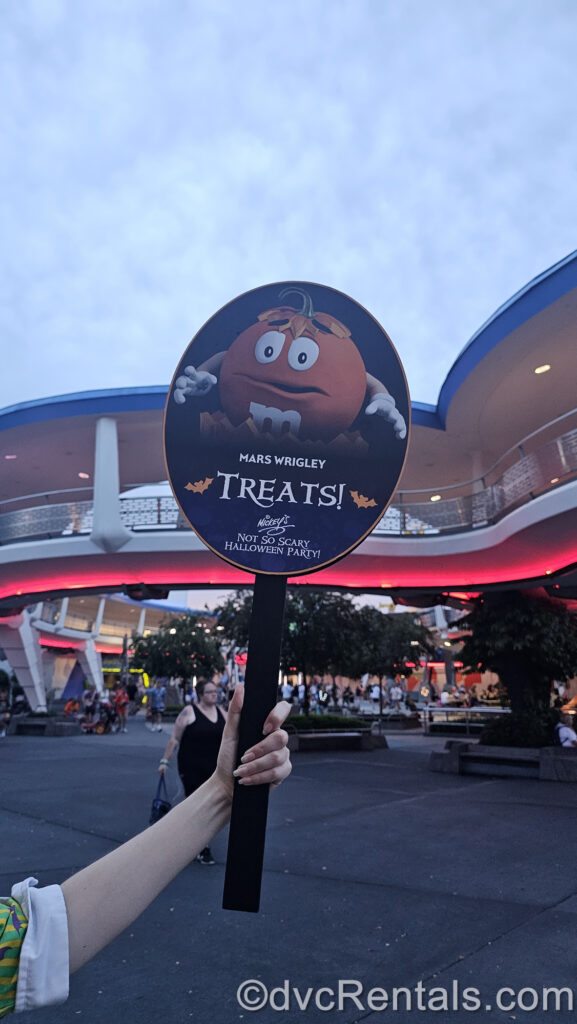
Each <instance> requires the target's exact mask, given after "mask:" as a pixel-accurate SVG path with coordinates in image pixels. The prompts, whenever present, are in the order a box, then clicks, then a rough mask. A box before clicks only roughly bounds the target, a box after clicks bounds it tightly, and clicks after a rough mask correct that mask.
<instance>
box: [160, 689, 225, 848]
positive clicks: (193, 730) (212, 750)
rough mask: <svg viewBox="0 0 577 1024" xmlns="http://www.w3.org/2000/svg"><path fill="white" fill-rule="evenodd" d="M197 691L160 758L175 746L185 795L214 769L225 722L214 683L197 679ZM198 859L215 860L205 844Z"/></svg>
mask: <svg viewBox="0 0 577 1024" xmlns="http://www.w3.org/2000/svg"><path fill="white" fill-rule="evenodd" d="M196 693H197V696H198V704H197V706H196V707H193V706H192V705H188V707H186V708H184V710H183V711H181V712H180V714H179V716H178V718H177V719H176V722H175V723H174V731H173V734H172V736H171V737H170V739H169V741H168V743H167V745H166V750H165V753H164V758H163V759H162V761H161V766H162V764H163V763H164V764H165V766H167V765H168V761H169V760H170V757H171V755H172V754H173V752H174V750H175V749H176V748H177V747H178V755H177V764H178V774H179V775H180V778H181V780H182V785H183V786H184V792H185V794H186V796H190V794H191V793H194V791H195V789H198V788H199V786H202V784H203V782H206V781H207V779H209V778H210V776H211V775H212V773H213V772H214V770H215V768H216V759H217V757H218V751H219V747H220V741H221V739H222V733H223V730H224V723H225V722H226V712H225V711H223V710H222V708H220V707H219V706H218V705H217V701H218V688H217V686H216V683H213V682H212V681H208V680H206V679H199V680H198V683H197V684H196ZM197 860H199V861H200V862H201V863H202V864H214V860H213V857H212V854H211V852H210V849H209V848H208V846H207V847H205V849H204V850H202V851H201V853H199V855H198V857H197Z"/></svg>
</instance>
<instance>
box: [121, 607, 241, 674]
mask: <svg viewBox="0 0 577 1024" xmlns="http://www.w3.org/2000/svg"><path fill="white" fill-rule="evenodd" d="M132 642H133V655H132V666H133V667H134V668H141V669H143V670H144V671H145V672H148V674H149V675H151V676H155V677H159V676H160V677H167V678H178V679H182V681H183V682H186V680H188V679H192V677H193V676H195V675H196V676H209V677H210V676H212V674H213V673H214V672H217V671H220V670H221V669H222V668H223V667H224V662H223V659H222V655H221V653H220V641H219V640H217V638H216V637H214V636H212V635H211V634H209V633H206V632H205V627H204V626H203V625H202V624H201V623H200V622H199V620H198V618H197V617H196V616H195V615H187V616H186V617H185V618H179V619H176V618H175V619H170V620H169V621H168V622H167V623H165V624H164V625H163V628H162V630H160V631H159V632H158V633H154V634H150V635H149V636H140V635H139V634H137V633H135V634H133V638H132Z"/></svg>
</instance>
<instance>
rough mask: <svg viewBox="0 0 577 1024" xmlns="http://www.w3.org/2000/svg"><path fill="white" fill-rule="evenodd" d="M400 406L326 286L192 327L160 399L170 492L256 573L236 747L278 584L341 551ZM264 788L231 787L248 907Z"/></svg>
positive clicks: (248, 740) (386, 465)
mask: <svg viewBox="0 0 577 1024" xmlns="http://www.w3.org/2000/svg"><path fill="white" fill-rule="evenodd" d="M409 421H410V403H409V395H408V389H407V384H406V380H405V375H404V372H403V368H402V366H401V363H400V361H399V358H398V356H397V353H396V351H395V349H394V347H393V345H392V343H391V341H390V340H389V338H388V336H387V335H386V333H385V332H384V330H383V329H382V327H380V325H379V324H378V323H377V321H376V320H374V319H373V317H372V316H371V315H370V314H369V313H368V312H367V311H366V310H365V309H363V307H362V306H360V305H358V303H356V302H354V300H353V299H350V298H349V297H348V296H346V295H343V294H342V293H341V292H337V291H335V290H334V289H332V288H327V287H325V286H322V285H317V284H312V283H307V282H300V281H294V282H283V283H281V284H272V285H266V286H264V287H262V288H257V289H255V290H254V291H251V292H247V293H245V294H244V295H241V296H239V297H238V298H237V299H234V300H233V301H232V302H229V303H228V304H227V305H226V306H224V307H223V309H221V310H220V311H219V312H218V313H216V314H215V315H214V316H213V317H212V318H211V319H210V320H209V321H208V322H207V323H206V324H205V325H204V327H202V328H201V330H200V331H199V332H198V334H197V335H196V336H195V338H194V339H193V341H192V342H191V343H190V345H189V346H188V348H187V350H186V352H185V353H184V356H183V357H182V359H181V361H180V363H179V365H178V367H177V370H176V373H175V375H174V378H173V381H172V384H171V387H170V390H169V394H168V398H167V403H166V409H165V418H164V439H165V455H166V464H167V470H168V475H169V479H170V482H171V486H172V489H173V492H174V495H175V498H176V500H177V502H178V504H179V506H180V508H181V510H182V512H183V514H184V515H185V517H186V518H187V520H188V522H189V523H190V525H191V526H192V527H193V529H194V530H195V531H196V533H197V534H198V535H199V537H200V538H201V540H202V541H204V543H205V544H206V545H207V546H208V547H209V548H211V549H212V550H213V551H214V552H215V553H216V554H217V555H219V556H220V557H221V558H223V559H225V560H226V561H228V562H230V563H232V564H233V565H236V566H238V567H239V568H241V569H245V570H246V571H248V572H251V573H254V574H255V591H254V604H253V612H252V619H251V627H250V640H249V656H248V662H247V668H246V692H245V705H244V708H243V712H242V716H241V724H240V738H239V757H240V755H241V754H242V753H243V751H244V750H246V749H247V747H249V746H251V745H253V744H254V743H255V742H257V741H258V740H259V739H260V738H261V736H262V727H263V723H264V720H265V718H266V716H267V714H268V712H269V711H270V709H271V707H272V706H273V705H274V703H275V700H276V692H277V679H278V667H279V655H280V643H281V631H282V617H283V608H284V597H285V589H286V580H287V577H289V576H297V577H300V576H303V575H305V574H308V573H311V572H315V571H316V570H318V569H321V568H323V567H325V566H327V565H329V564H331V563H333V562H335V561H337V560H338V559H339V558H342V557H343V556H344V555H346V554H347V553H348V552H350V551H352V550H353V548H355V547H356V546H357V545H358V544H359V543H360V542H361V541H362V540H363V539H364V538H365V537H366V536H367V535H368V534H369V533H370V532H371V530H372V529H373V528H374V526H375V525H376V523H377V522H378V520H379V519H380V518H381V516H382V515H383V513H384V511H385V509H386V508H387V505H388V504H389V502H390V500H391V498H392V495H393V493H394V491H395V488H396V486H397V483H398V480H399V477H400V475H401V472H402V468H403V465H404V462H405V457H406V452H407V446H408V435H409V426H410V422H409ZM267 799H268V793H267V791H266V789H265V787H246V788H245V787H242V786H240V787H238V786H237V787H236V790H235V796H234V801H233V809H232V818H231V828H230V839H229V851H228V861H227V872H226V880H225V893H224V906H225V908H226V909H236V910H252V911H257V910H258V907H259V899H260V882H261V874H262V862H263V853H264V837H265V828H266V810H267Z"/></svg>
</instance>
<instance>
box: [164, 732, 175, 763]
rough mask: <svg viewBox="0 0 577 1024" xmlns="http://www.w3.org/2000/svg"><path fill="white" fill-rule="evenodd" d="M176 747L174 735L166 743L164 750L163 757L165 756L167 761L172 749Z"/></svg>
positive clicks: (172, 752)
mask: <svg viewBox="0 0 577 1024" xmlns="http://www.w3.org/2000/svg"><path fill="white" fill-rule="evenodd" d="M177 747H178V740H175V738H174V736H171V737H170V739H169V741H168V743H167V744H166V749H165V751H164V757H165V758H166V760H167V761H170V758H171V757H172V755H173V754H174V751H175V750H176V749H177Z"/></svg>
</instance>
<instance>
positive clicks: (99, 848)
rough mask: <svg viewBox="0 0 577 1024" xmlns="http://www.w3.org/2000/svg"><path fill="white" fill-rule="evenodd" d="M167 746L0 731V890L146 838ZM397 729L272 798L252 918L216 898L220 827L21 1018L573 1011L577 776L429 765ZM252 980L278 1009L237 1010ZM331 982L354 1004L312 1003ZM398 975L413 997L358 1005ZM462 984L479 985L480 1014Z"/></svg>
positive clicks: (136, 731) (94, 1021) (139, 736)
mask: <svg viewBox="0 0 577 1024" xmlns="http://www.w3.org/2000/svg"><path fill="white" fill-rule="evenodd" d="M165 742H166V735H160V734H155V733H150V732H148V731H147V730H146V728H145V725H144V723H143V722H140V721H136V722H135V721H132V722H130V731H129V733H128V734H127V735H118V736H102V737H96V736H94V737H89V736H81V737H77V738H73V739H46V738H33V737H8V738H7V739H4V740H0V778H1V787H0V833H1V836H2V844H1V849H2V864H1V867H0V871H1V874H0V891H2V892H7V891H8V890H9V887H10V884H11V882H12V881H14V880H16V879H19V878H25V877H26V876H27V875H30V874H32V875H35V876H36V877H37V878H39V879H40V881H41V883H42V884H48V883H51V882H55V881H61V880H62V879H64V878H65V877H66V876H68V875H69V874H71V873H72V872H74V871H76V870H77V869H79V868H81V867H82V866H83V865H85V864H86V863H88V862H90V861H91V860H93V859H95V858H96V857H98V856H101V855H102V854H104V853H106V852H107V851H108V850H110V849H112V848H113V847H114V846H115V845H117V844H118V843H121V842H123V841H124V840H125V839H127V838H129V837H130V836H131V835H133V834H134V833H135V832H137V831H139V830H140V829H141V828H142V827H143V826H144V825H145V824H146V822H147V818H148V812H149V806H150V802H151V799H152V796H153V790H154V787H155V782H156V775H155V771H156V764H157V760H158V757H159V755H160V752H161V749H162V748H163V746H164V744H165ZM389 742H390V749H388V750H378V751H373V752H367V753H354V752H350V753H349V752H343V753H337V752H335V753H329V752H326V753H322V754H313V753H311V754H297V755H296V756H295V758H294V771H293V775H292V776H291V778H290V779H289V780H288V781H287V782H286V783H285V784H284V785H283V786H282V787H281V788H280V789H279V790H278V791H277V792H275V793H274V794H273V795H272V797H271V803H270V813H269V828H268V838H267V851H266V861H265V868H266V870H265V876H264V882H263V896H262V904H261V905H262V910H261V913H260V914H258V915H247V914H240V913H235V912H231V911H223V910H221V909H220V905H221V896H222V883H223V876H224V861H225V857H226V837H225V835H221V836H219V837H218V838H217V840H216V841H215V843H214V851H215V853H216V858H217V864H216V866H214V867H204V866H202V865H200V864H197V863H194V864H192V865H191V866H190V867H189V868H187V869H186V870H185V871H184V872H183V873H182V874H181V876H180V877H179V878H178V879H177V880H176V881H175V882H173V883H172V884H171V885H170V886H169V888H168V889H167V890H166V891H165V892H164V893H163V894H162V895H161V896H160V897H159V898H158V899H157V900H156V901H155V902H154V904H153V905H152V906H151V907H150V908H149V910H148V911H147V912H146V913H145V914H144V915H143V916H142V917H141V918H140V920H139V921H137V922H136V924H134V925H133V926H132V927H131V928H130V929H129V930H128V931H127V932H125V933H124V934H123V935H122V936H120V937H119V938H118V939H117V940H116V941H115V942H114V943H113V944H112V945H111V946H110V947H109V948H108V949H107V950H105V951H104V952H103V953H101V954H100V956H99V957H97V958H96V960H94V961H93V962H92V963H90V964H88V965H87V966H86V967H85V968H84V969H83V970H82V971H80V972H79V973H78V974H77V975H75V976H74V977H73V979H72V983H71V995H70V999H69V1001H68V1003H66V1004H65V1005H64V1006H63V1007H56V1008H53V1009H47V1010H44V1011H42V1012H41V1013H36V1014H24V1015H21V1016H20V1017H19V1018H18V1019H19V1022H20V1024H28V1022H30V1024H32V1021H36V1022H38V1021H43V1022H44V1024H71V1022H75V1024H76V1022H78V1021H85V1022H86V1024H109V1022H111V1021H119V1022H121V1024H159V1022H162V1024H165V1022H166V1024H177V1022H178V1024H185V1022H186V1021H188V1020H189V1019H192V1020H194V1021H195V1022H197V1024H216V1022H218V1024H236V1022H239V1021H243V1020H244V1021H245V1022H246V1020H247V1019H248V1020H251V1019H252V1020H254V1021H255V1022H256V1021H258V1022H261V1024H272V1022H275V1021H278V1020H279V1019H281V1020H282V1019H285V1020H289V1021H291V1024H292V1022H295V1021H300V1020H302V1021H303V1022H305V1021H306V1022H318V1021H325V1022H326V1021H327V1019H330V1020H335V1021H339V1022H343V1024H353V1022H355V1021H361V1020H362V1021H368V1022H370V1024H376V1022H377V1021H380V1020H382V1019H384V1018H386V1016H387V1014H388V1015H389V1016H392V1017H393V1019H394V1020H396V1021H400V1022H415V1021H418V1020H434V1021H440V1022H448V1021H451V1022H455V1021H459V1022H462V1021H469V1020H471V1019H472V1018H474V1019H478V1020H484V1021H492V1022H493V1021H499V1022H500V1021H511V1020H524V1019H526V1018H527V1017H529V1018H530V1019H531V1018H532V1019H533V1020H536V1021H539V1022H542V1021H547V1020H549V1019H551V1020H554V1021H556V1022H565V1021H569V1020H574V1018H575V1013H570V1012H567V1010H565V1011H563V1012H554V1010H553V1006H554V1002H553V999H552V997H550V998H551V1003H550V1009H549V1012H543V1010H541V1009H533V1010H532V1012H529V1008H530V1007H531V1006H532V1004H533V1003H534V1000H535V998H537V999H538V1000H539V1002H540V1003H541V1001H542V996H541V990H542V988H543V987H548V988H552V987H554V986H557V987H563V986H568V987H569V988H570V989H574V990H575V1005H576V1007H577V967H576V964H577V956H576V953H575V944H576V931H577V877H574V870H573V855H574V851H575V849H576V848H577V814H576V813H575V811H576V807H577V787H573V786H571V785H563V784H555V783H546V782H538V781H533V780H523V779H511V780H506V779H486V778H485V779H483V778H477V777H464V778H460V777H455V776H443V775H439V774H434V773H430V772H429V771H428V768H427V761H428V755H429V752H430V750H431V749H440V748H441V747H442V745H443V740H442V739H440V738H438V737H435V738H430V737H424V736H414V735H406V734H395V735H391V736H390V737H389ZM175 786H176V783H175V777H174V776H173V777H172V780H171V788H172V789H174V788H175ZM134 870H135V871H138V864H135V865H134ZM246 979H255V980H256V981H258V982H259V983H260V984H264V985H265V986H267V987H268V989H269V991H270V990H271V989H274V988H275V987H276V988H278V989H280V991H278V992H276V993H275V994H274V995H273V996H272V999H273V1003H274V1005H275V1006H276V1007H277V1009H274V1008H273V1006H271V1004H270V1002H269V1003H267V1005H266V1006H265V1008H264V1009H262V1010H261V1011H259V1012H250V1011H249V1010H247V1009H243V1008H242V1007H241V1006H240V1005H239V1003H238V1002H237V997H236V993H237V989H238V987H239V985H240V984H241V983H242V982H243V981H244V980H246ZM339 979H341V980H349V982H351V985H349V987H348V989H347V991H348V992H349V993H352V992H353V991H357V990H358V992H360V986H362V987H363V990H362V993H361V994H357V996H356V999H357V1002H355V1001H354V1000H353V999H345V1001H344V1004H343V1005H344V1008H343V1009H342V1010H338V1008H335V1009H332V1010H325V1009H319V1008H317V1006H316V1005H315V999H318V1001H319V1003H320V1005H321V1006H322V1005H329V1004H330V1002H331V999H332V997H331V995H330V993H329V992H326V991H325V992H324V993H320V995H317V990H318V989H320V988H323V987H324V988H325V989H327V988H328V989H333V990H335V992H338V983H339ZM285 980H286V981H287V982H288V984H289V985H290V986H294V987H295V988H297V989H298V993H299V997H300V999H301V1001H303V1002H305V1003H306V1000H307V990H309V989H312V992H311V993H310V995H309V996H308V1008H307V1009H306V1010H302V1011H301V1010H299V1005H298V997H297V995H295V993H294V992H293V991H292V990H291V991H290V992H289V989H288V988H287V989H286V990H285V988H283V986H284V983H285ZM354 981H356V982H358V987H357V989H355V986H353V985H352V982H354ZM419 982H422V986H421V989H420V990H417V991H415V990H414V986H417V985H418V983H419ZM395 986H396V987H400V986H404V987H406V988H409V989H412V990H413V991H412V992H411V998H412V1009H411V1010H407V1009H398V1010H397V1011H396V1012H394V1011H393V1010H391V1009H389V1010H387V1011H383V1010H382V1009H379V1006H381V1007H382V1005H383V1000H384V997H383V996H382V995H381V996H379V994H378V993H377V994H374V993H373V996H372V997H371V999H369V995H368V993H369V991H370V990H371V989H376V988H381V989H385V990H387V992H388V994H389V997H392V990H393V988H394V987H395ZM467 987H469V988H470V989H478V990H479V991H480V993H481V995H480V997H479V999H480V1003H481V1006H482V1008H481V1009H479V1011H478V1012H477V1013H475V1012H472V1006H474V1000H475V999H476V998H477V997H476V996H475V995H474V994H470V1001H469V1009H467V1005H463V1003H462V1000H463V998H464V996H463V989H465V988H467ZM501 987H507V988H510V989H514V990H516V991H519V990H521V989H524V990H525V991H524V992H523V993H522V994H521V1004H522V1007H524V1009H523V1008H515V1006H514V1004H513V1003H512V1000H513V999H514V996H513V995H512V994H510V993H509V994H507V993H505V994H503V995H502V997H501V1002H502V1003H504V1005H505V1006H507V1007H510V1008H508V1009H502V1010H500V1009H498V1008H497V995H496V994H497V990H498V989H499V988H501ZM530 990H535V993H536V995H532V994H531V991H530ZM285 991H286V992H287V993H289V994H288V996H287V995H285ZM444 992H446V993H447V995H446V996H445V995H444V994H443V993H444ZM379 999H380V1003H379ZM445 999H447V1000H448V1004H447V1005H448V1009H447V1010H443V1009H440V1007H442V1005H443V1001H444V1000H445ZM289 1000H290V1002H289ZM371 1000H372V1003H371ZM459 1002H461V1005H460V1012H459V1010H458V1009H457V1007H458V1005H459ZM399 1005H400V1007H405V1005H406V998H405V997H402V995H399ZM419 1005H420V1007H421V1008H420V1009H419ZM487 1005H490V1006H491V1007H492V1009H491V1010H486V1009H485V1007H486V1006H487ZM564 1005H566V1003H565V1004H564ZM285 1006H289V1007H290V1008H288V1009H283V1007H285ZM371 1006H372V1008H371ZM427 1007H428V1009H427Z"/></svg>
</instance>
